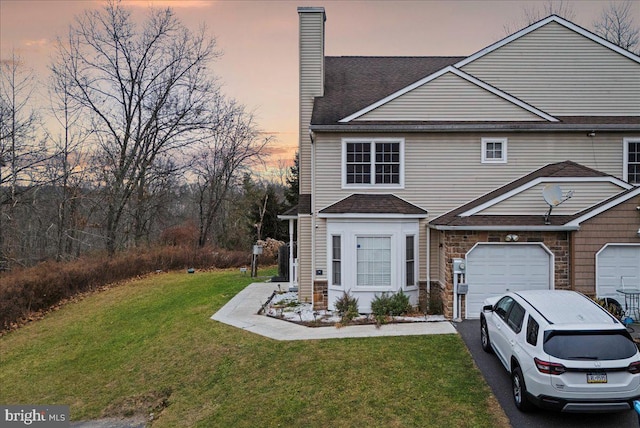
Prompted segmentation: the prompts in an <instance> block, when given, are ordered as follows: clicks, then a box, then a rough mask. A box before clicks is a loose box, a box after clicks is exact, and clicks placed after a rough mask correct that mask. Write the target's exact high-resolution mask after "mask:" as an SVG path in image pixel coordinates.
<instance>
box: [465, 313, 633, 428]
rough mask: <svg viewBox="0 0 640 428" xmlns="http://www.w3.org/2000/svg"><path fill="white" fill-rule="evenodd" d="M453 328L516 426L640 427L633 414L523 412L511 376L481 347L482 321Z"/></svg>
mask: <svg viewBox="0 0 640 428" xmlns="http://www.w3.org/2000/svg"><path fill="white" fill-rule="evenodd" d="M454 326H455V327H456V329H457V330H458V332H459V333H460V336H461V337H462V340H464V342H465V344H466V345H467V348H469V352H471V356H472V357H473V359H474V361H475V362H476V365H477V366H478V368H479V369H480V371H481V372H482V375H483V376H484V378H485V380H486V381H487V383H488V384H489V386H490V387H491V389H492V391H493V394H494V395H495V396H496V398H497V399H498V402H499V403H500V405H501V406H502V408H503V409H504V411H505V413H506V414H507V417H508V418H509V420H510V421H511V425H512V426H513V427H517V428H529V427H531V428H533V427H545V428H546V427H575V428H584V427H598V428H608V427H611V428H621V427H639V426H640V425H639V424H638V416H637V414H636V413H635V412H634V411H628V412H623V413H609V414H575V413H559V412H551V411H547V410H534V411H533V412H531V413H522V412H520V411H519V410H518V409H516V406H515V405H514V404H513V398H512V397H511V379H510V378H509V374H508V373H507V371H506V370H505V369H504V367H502V364H500V361H498V358H496V356H495V355H493V354H487V353H486V352H484V351H483V350H482V348H481V347H480V320H465V321H463V322H460V323H454Z"/></svg>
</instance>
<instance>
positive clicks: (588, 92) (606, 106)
mask: <svg viewBox="0 0 640 428" xmlns="http://www.w3.org/2000/svg"><path fill="white" fill-rule="evenodd" d="M462 70H463V71H464V72H466V73H469V74H471V75H473V76H474V77H477V78H478V79H481V80H483V81H484V82H486V83H489V84H490V85H493V86H496V87H498V88H500V89H501V90H503V91H505V92H507V93H509V94H511V95H513V96H515V97H517V98H519V99H521V100H523V101H525V102H527V103H529V104H531V105H534V106H535V107H537V108H538V109H540V110H543V111H544V112H546V113H548V114H551V115H556V116H581V115H585V116H616V115H619V116H632V115H639V114H640V102H638V100H640V64H639V63H637V62H635V61H633V60H631V59H629V58H626V57H624V56H622V55H620V54H618V53H616V52H614V51H612V50H611V49H608V48H607V47H605V46H602V45H600V44H598V43H596V42H594V41H592V40H590V39H588V38H586V37H584V36H582V35H580V34H577V33H574V32H573V31H571V30H569V29H568V28H565V27H563V26H561V25H560V24H558V23H555V22H551V23H549V24H547V25H545V26H543V27H541V28H539V29H537V30H535V31H533V32H531V33H529V34H527V35H525V36H523V37H521V38H519V39H517V40H515V41H513V42H511V43H508V44H506V45H505V46H502V47H500V48H499V49H497V50H495V51H494V52H491V53H489V54H487V55H485V56H483V57H480V58H478V59H477V60H475V61H473V62H471V63H469V64H467V65H465V66H464V67H463V68H462Z"/></svg>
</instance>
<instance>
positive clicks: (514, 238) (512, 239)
mask: <svg viewBox="0 0 640 428" xmlns="http://www.w3.org/2000/svg"><path fill="white" fill-rule="evenodd" d="M519 239H520V237H519V236H518V235H514V234H509V235H507V236H505V237H504V240H505V241H507V242H518V240H519Z"/></svg>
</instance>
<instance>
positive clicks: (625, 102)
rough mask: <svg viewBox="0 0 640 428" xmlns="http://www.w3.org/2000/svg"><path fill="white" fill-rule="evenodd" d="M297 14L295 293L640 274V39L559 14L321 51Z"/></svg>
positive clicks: (625, 279)
mask: <svg viewBox="0 0 640 428" xmlns="http://www.w3.org/2000/svg"><path fill="white" fill-rule="evenodd" d="M298 14H299V23H300V29H299V31H300V32H299V37H300V45H299V47H300V64H299V66H300V129H299V132H300V135H299V141H300V146H299V156H300V163H299V178H300V203H299V205H298V207H297V210H294V211H292V212H289V213H287V215H283V216H281V218H283V219H288V220H289V222H290V236H291V239H292V240H293V239H294V238H293V236H294V233H293V231H294V228H295V229H296V231H297V242H298V246H297V248H298V250H297V254H295V255H294V254H293V253H292V254H291V258H292V259H296V260H295V262H296V266H297V267H296V271H295V272H292V274H291V278H292V281H293V280H294V278H295V281H296V285H297V286H298V290H299V291H298V292H299V297H300V299H301V300H303V301H311V302H313V304H314V307H316V308H328V309H333V305H334V303H335V301H336V299H337V298H338V297H340V296H341V295H342V294H343V293H345V292H347V293H350V294H352V295H353V296H355V297H357V298H358V301H359V310H360V311H361V312H368V311H370V302H371V300H372V299H373V298H374V297H375V296H376V295H378V294H380V293H382V292H398V291H400V290H402V291H403V292H404V293H405V294H408V295H409V296H410V299H411V302H412V303H413V304H415V305H418V304H422V305H424V301H425V299H426V296H427V295H429V293H431V294H433V295H440V296H441V298H442V299H443V302H444V312H445V315H446V316H447V317H448V318H453V319H458V318H477V317H478V316H479V313H480V308H481V305H482V301H483V300H484V299H485V298H486V297H488V296H491V295H495V294H499V293H503V292H505V291H507V290H511V291H515V290H519V289H554V288H555V289H572V290H577V291H581V292H583V293H585V294H588V295H590V296H599V297H605V296H606V297H613V298H616V299H617V300H619V301H620V302H622V303H623V304H624V301H625V294H621V293H620V292H619V291H617V290H621V289H623V288H625V290H629V289H633V288H637V289H640V187H638V185H639V184H640V58H639V57H638V56H636V55H634V54H632V53H630V52H628V51H626V50H624V49H621V48H619V47H617V46H615V45H613V44H611V43H609V42H607V41H605V40H603V39H601V38H599V37H598V36H596V35H594V34H592V33H590V32H589V31H587V30H585V29H584V28H581V27H579V26H577V25H575V24H573V23H571V22H569V21H567V20H565V19H563V18H561V17H558V16H555V15H554V16H549V17H548V18H545V19H543V20H541V21H539V22H537V23H535V24H533V25H531V26H529V27H526V28H524V29H522V30H520V31H519V32H517V33H514V34H512V35H511V36H509V37H506V38H504V39H502V40H500V41H498V42H496V43H494V44H492V45H491V46H488V47H486V48H484V49H482V50H480V51H478V52H476V53H475V54H473V55H471V56H468V57H328V56H325V54H324V41H325V37H324V31H325V26H324V23H325V19H326V16H325V12H324V9H323V8H317V7H300V8H298ZM293 262H294V260H292V263H290V265H291V266H294V263H293ZM292 269H293V268H292Z"/></svg>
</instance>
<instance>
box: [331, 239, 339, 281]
mask: <svg viewBox="0 0 640 428" xmlns="http://www.w3.org/2000/svg"><path fill="white" fill-rule="evenodd" d="M341 238H342V237H341V236H340V235H333V236H332V237H331V247H332V248H331V280H332V283H333V285H341V284H342V244H341V241H342V239H341Z"/></svg>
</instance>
